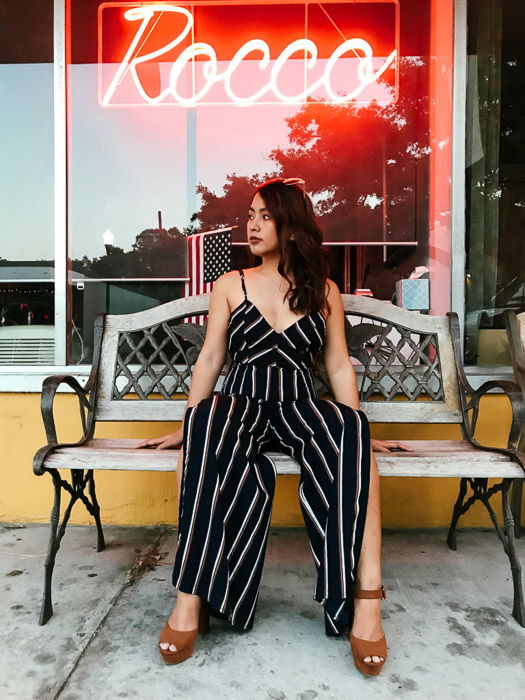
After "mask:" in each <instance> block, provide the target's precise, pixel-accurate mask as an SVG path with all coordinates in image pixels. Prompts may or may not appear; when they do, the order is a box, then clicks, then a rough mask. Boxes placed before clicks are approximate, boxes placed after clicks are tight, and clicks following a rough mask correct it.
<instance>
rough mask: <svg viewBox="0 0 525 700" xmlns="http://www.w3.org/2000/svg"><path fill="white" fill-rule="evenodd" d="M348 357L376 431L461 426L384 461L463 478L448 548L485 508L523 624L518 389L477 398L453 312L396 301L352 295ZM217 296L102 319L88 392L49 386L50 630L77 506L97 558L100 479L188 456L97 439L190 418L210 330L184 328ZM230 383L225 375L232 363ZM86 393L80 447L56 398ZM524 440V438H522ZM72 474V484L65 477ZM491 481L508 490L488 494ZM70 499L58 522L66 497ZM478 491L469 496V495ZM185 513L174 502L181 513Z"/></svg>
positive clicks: (281, 469) (41, 458) (281, 458)
mask: <svg viewBox="0 0 525 700" xmlns="http://www.w3.org/2000/svg"><path fill="white" fill-rule="evenodd" d="M342 296H343V302H344V308H345V319H346V331H347V343H348V350H349V354H350V355H351V356H352V357H353V358H355V359H356V360H357V362H358V363H360V366H359V364H358V365H357V366H356V369H357V371H358V377H359V379H360V398H361V402H362V407H363V410H364V411H365V412H366V414H367V416H368V418H369V421H370V422H371V423H426V424H428V423H439V424H443V423H450V424H459V425H460V426H461V430H462V435H463V439H462V440H459V441H450V440H446V441H444V440H432V441H414V442H412V443H411V444H412V446H413V447H414V452H392V453H376V458H377V463H378V468H379V472H380V474H381V476H420V477H423V476H426V477H459V478H460V479H461V481H460V489H459V495H458V499H457V502H456V505H455V507H454V512H453V515H452V521H451V524H450V530H449V533H448V544H449V546H450V547H451V548H452V549H455V548H456V526H457V522H458V519H459V517H460V516H461V514H462V513H464V512H466V511H467V510H468V508H469V507H470V506H471V505H472V504H473V503H474V502H475V501H481V502H482V503H483V504H484V505H485V507H486V508H487V510H488V511H489V514H490V517H491V520H492V522H493V524H494V526H495V528H496V531H497V534H498V536H499V538H500V540H501V542H502V543H503V546H504V549H505V552H506V553H507V555H508V557H509V560H510V565H511V569H512V579H513V586H514V604H513V611H512V614H513V615H514V617H515V618H516V620H517V621H518V622H519V624H520V625H522V626H525V609H524V601H523V591H522V584H521V567H520V563H519V559H518V556H517V554H516V549H515V542H514V527H513V516H512V511H511V508H510V504H509V489H510V487H511V485H512V483H513V481H514V480H515V479H522V478H523V476H524V471H523V469H524V464H525V455H523V453H522V452H520V451H519V450H518V449H517V447H518V444H519V445H523V415H524V402H523V396H522V394H521V392H520V390H519V387H518V386H517V385H516V384H515V383H512V382H497V381H490V382H487V383H486V384H484V385H483V386H482V387H481V388H479V389H477V390H474V389H472V387H470V386H469V384H468V381H467V379H466V377H465V374H464V372H463V366H462V360H461V353H460V338H459V324H458V319H457V316H456V315H455V314H452V313H451V314H448V315H447V316H446V317H436V316H427V315H421V314H419V313H417V312H413V311H406V310H404V309H400V308H398V307H396V306H393V305H391V304H390V303H388V302H382V301H378V300H376V299H370V298H365V297H356V296H352V295H347V294H343V295H342ZM208 302H209V294H202V295H197V296H192V297H187V298H183V299H178V300H176V301H172V302H169V303H167V304H163V305H161V306H158V307H156V308H153V309H150V310H147V311H141V312H139V313H134V314H125V315H101V316H99V317H98V318H97V320H96V323H95V348H94V358H93V367H92V371H91V374H90V377H89V379H88V381H87V384H86V385H85V386H84V387H82V386H80V384H79V383H78V382H77V380H76V379H74V378H73V377H68V376H52V377H48V378H47V379H45V380H44V383H43V388H42V416H43V420H44V426H45V430H46V434H47V440H48V444H47V445H46V446H45V447H42V448H41V449H40V450H39V451H38V452H37V454H36V455H35V458H34V465H33V468H34V473H35V474H37V475H41V474H44V473H45V472H47V473H49V474H50V476H51V478H52V480H53V485H54V494H55V500H54V505H53V509H52V511H51V528H50V539H49V549H48V553H47V558H46V561H45V589H44V595H43V601H42V608H41V613H40V624H45V623H46V622H47V621H48V620H49V618H50V617H51V615H52V614H53V608H52V602H51V578H52V572H53V565H54V562H55V557H56V553H57V551H58V548H59V546H60V541H61V539H62V537H63V535H64V532H65V528H66V525H67V522H68V519H69V517H70V513H71V509H72V507H73V505H74V504H75V503H76V501H78V500H80V501H82V502H83V503H84V505H85V506H86V508H87V510H88V511H89V513H90V514H91V515H92V516H93V518H94V519H95V522H96V526H97V531H98V543H97V549H98V551H100V550H102V549H103V548H104V535H103V532H102V526H101V521H100V509H99V506H98V503H97V499H96V494H95V480H94V472H95V471H96V470H101V469H120V470H123V471H131V470H143V471H174V470H175V469H176V465H177V461H178V450H170V451H152V450H144V449H142V450H141V449H135V444H136V442H137V441H138V440H139V439H140V437H141V435H142V433H141V429H140V427H137V441H135V440H129V439H128V440H116V439H115V440H103V439H97V438H95V437H94V433H95V427H96V425H97V423H99V422H100V421H148V422H149V421H167V420H169V421H180V420H182V418H183V415H184V411H185V404H186V401H187V395H188V391H189V384H190V381H191V369H192V366H193V365H194V363H195V360H196V358H197V356H198V354H199V351H200V348H201V347H202V342H203V339H204V334H205V326H203V327H201V326H198V325H196V324H189V323H185V322H183V319H187V318H188V317H192V316H198V315H201V314H206V312H207V310H208ZM230 361H231V358H230V357H228V363H227V365H226V368H225V370H224V371H223V373H222V374H221V377H220V381H221V383H222V380H223V378H224V373H225V371H227V366H228V364H229V362H230ZM64 383H65V384H67V385H69V387H71V388H72V389H73V390H74V391H75V392H76V394H77V396H78V401H79V407H80V418H81V423H82V430H83V436H82V438H81V440H80V441H79V442H77V443H75V444H59V443H58V440H57V433H56V429H55V422H54V418H53V401H54V398H55V394H56V391H57V389H58V388H59V386H60V385H62V384H64ZM315 383H316V389H317V393H318V396H319V397H322V398H332V396H331V389H330V386H329V382H328V379H327V375H326V372H325V370H324V367H322V364H318V365H317V366H316V370H315ZM492 389H499V390H502V391H504V392H505V393H506V394H507V396H508V397H509V399H510V401H511V403H512V411H513V422H512V426H511V429H510V434H509V440H508V447H507V448H506V449H501V448H485V447H482V446H481V445H479V444H478V443H477V442H476V440H475V437H474V431H475V427H476V421H477V418H478V410H479V403H480V399H481V397H482V396H483V395H484V394H486V393H487V392H488V391H490V390H492ZM520 431H521V432H520ZM269 454H270V455H271V457H272V459H273V460H274V461H275V463H276V465H277V470H278V473H279V474H295V473H298V472H299V465H298V464H297V463H296V462H295V461H294V460H293V459H292V458H291V457H289V456H288V455H285V454H280V453H276V452H270V453H269ZM62 470H71V475H70V480H68V479H67V478H66V476H67V471H66V472H64V471H62ZM491 478H495V479H498V480H499V481H498V482H497V483H496V484H494V485H491V486H489V484H488V480H489V479H491ZM63 491H65V492H66V493H67V494H69V502H68V504H67V506H66V507H65V510H64V514H63V517H62V521H61V522H60V502H61V493H62V492H63ZM498 492H500V493H501V495H502V500H503V512H504V523H503V525H502V526H500V525H499V524H498V522H497V518H496V516H495V514H494V512H493V510H492V507H491V504H490V499H491V497H492V496H494V495H495V494H496V493H498ZM469 493H470V495H468V494H469ZM174 512H175V504H174Z"/></svg>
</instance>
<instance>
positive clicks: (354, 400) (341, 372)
mask: <svg viewBox="0 0 525 700" xmlns="http://www.w3.org/2000/svg"><path fill="white" fill-rule="evenodd" d="M328 283H329V285H330V289H329V292H328V302H329V304H330V306H331V309H332V310H331V313H330V315H329V316H328V318H327V320H326V344H325V351H324V363H325V367H326V372H327V374H328V378H329V380H330V385H331V387H332V391H333V393H334V398H335V400H336V401H338V402H339V403H343V404H345V405H346V406H350V408H353V409H355V410H356V411H358V410H360V402H359V391H358V388H357V377H356V374H355V370H354V366H353V364H352V361H351V359H350V356H349V355H348V348H347V346H346V335H345V316H344V305H343V299H342V297H341V293H340V292H339V289H338V288H337V285H336V284H335V282H332V280H328ZM371 442H372V449H373V450H375V451H377V452H389V451H390V450H391V449H401V450H407V451H409V452H411V451H412V448H411V447H409V446H408V445H405V444H404V443H402V442H398V441H396V440H372V441H371Z"/></svg>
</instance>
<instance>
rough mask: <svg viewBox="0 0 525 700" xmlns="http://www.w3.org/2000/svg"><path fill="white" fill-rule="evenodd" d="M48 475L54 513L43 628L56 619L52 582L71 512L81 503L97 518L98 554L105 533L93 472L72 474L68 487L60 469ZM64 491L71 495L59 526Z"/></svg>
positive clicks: (41, 612) (47, 565)
mask: <svg viewBox="0 0 525 700" xmlns="http://www.w3.org/2000/svg"><path fill="white" fill-rule="evenodd" d="M47 471H49V473H50V474H51V477H52V479H53V487H54V491H55V500H54V503H53V508H52V509H51V517H50V532H49V544H48V549H47V555H46V560H45V563H44V595H43V596H42V605H41V608H40V618H39V624H40V625H45V624H46V623H47V622H48V621H49V619H50V618H51V617H52V615H53V603H52V597H51V583H52V579H53V569H54V567H55V560H56V555H57V552H58V550H59V548H60V543H61V541H62V538H63V537H64V534H65V532H66V527H67V524H68V522H69V518H70V516H71V511H72V510H73V506H74V505H75V503H76V502H77V501H78V500H80V501H82V503H83V504H84V505H85V506H86V509H87V510H88V512H89V514H90V515H92V516H93V517H94V518H95V522H96V524H97V551H99V552H100V551H101V550H102V549H104V547H105V542H104V533H103V532H102V523H101V521H100V506H99V505H98V502H97V499H96V494H95V480H94V478H93V472H92V471H91V470H90V471H88V472H87V473H86V475H85V476H84V472H83V471H82V470H78V469H77V470H72V471H71V480H72V483H71V484H69V483H68V482H67V481H65V480H64V479H62V478H61V476H60V474H59V472H58V470H57V469H48V470H47ZM86 485H88V487H89V495H90V497H91V499H92V502H90V501H89V500H88V498H87V496H86V494H85V493H84V489H85V487H86ZM62 489H64V491H67V492H68V493H69V495H70V501H69V503H68V505H67V507H66V509H65V511H64V516H63V518H62V522H61V523H60V525H59V521H60V503H61V495H62Z"/></svg>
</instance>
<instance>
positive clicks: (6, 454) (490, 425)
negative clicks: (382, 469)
mask: <svg viewBox="0 0 525 700" xmlns="http://www.w3.org/2000/svg"><path fill="white" fill-rule="evenodd" d="M56 416H57V427H58V431H59V434H58V437H59V440H60V441H63V442H66V441H70V440H72V441H74V440H77V439H78V438H79V437H80V428H79V420H78V413H77V403H76V398H75V397H74V396H72V395H70V394H61V395H58V396H57V399H56ZM0 417H1V421H0V445H1V454H2V461H1V464H0V520H2V521H4V522H6V521H7V522H47V521H48V520H49V513H50V510H51V505H52V499H53V489H52V482H51V478H50V476H49V475H48V474H44V475H43V476H40V477H37V476H35V475H34V474H33V471H32V458H33V455H34V453H35V452H36V450H37V449H38V448H39V447H41V446H42V445H44V444H45V443H46V440H45V434H44V429H43V425H42V419H41V417H40V397H39V396H38V395H36V394H0ZM509 424H510V406H509V403H508V401H507V399H506V398H505V397H503V396H497V395H496V396H494V395H492V396H487V397H485V398H484V399H483V400H482V410H481V415H480V421H479V429H478V434H477V436H478V438H479V440H480V441H481V442H483V443H485V444H488V445H496V446H505V444H506V436H507V432H508V426H509ZM172 429H173V424H170V423H149V424H140V423H102V424H100V426H99V427H98V429H97V433H96V437H133V438H137V437H153V436H155V435H161V434H163V433H166V432H169V430H172ZM372 431H373V436H374V437H377V438H383V439H400V440H409V439H418V440H426V439H428V440H432V439H440V438H443V439H445V438H448V439H459V438H460V433H459V428H458V427H457V426H447V425H444V426H429V425H416V426H414V425H412V426H411V425H397V426H396V425H375V426H373V427H372ZM63 474H64V476H67V477H69V475H70V472H69V471H64V472H63ZM175 478H176V477H175V474H174V473H169V474H165V473H144V472H134V473H129V474H128V473H125V472H98V473H97V475H96V484H97V496H98V500H99V503H100V505H101V509H102V522H103V523H106V524H120V525H153V524H175V523H176V520H177V513H176V507H175V503H176V491H175ZM297 483H298V477H297V476H291V475H287V476H281V477H279V479H278V485H277V492H276V497H275V504H274V510H273V519H272V524H273V525H278V526H300V525H302V524H303V520H302V516H301V511H300V509H299V505H298V498H297ZM458 485H459V480H458V479H431V478H429V479H421V478H418V479H416V478H394V477H388V478H382V480H381V499H382V520H383V526H384V527H387V528H416V527H430V528H431V527H444V526H447V525H448V523H449V519H450V514H451V511H452V506H453V504H454V501H455V498H456V495H457V489H458ZM64 500H65V499H64ZM500 502H501V498H499V497H496V498H495V499H494V503H493V507H495V509H496V512H497V513H498V514H500V513H501V508H500ZM63 505H64V504H63ZM70 522H72V523H76V524H88V523H91V522H92V520H91V518H90V516H89V515H88V514H87V512H86V511H85V509H84V507H83V506H82V505H81V504H80V503H77V505H76V506H75V509H74V510H73V514H72V518H71V521H70ZM460 526H462V527H490V526H491V524H490V521H489V518H488V515H487V513H486V511H485V509H484V508H483V506H482V505H481V504H479V503H477V504H476V505H475V506H474V507H473V508H472V509H471V510H470V511H469V513H467V514H466V515H465V516H463V518H462V519H461V521H460Z"/></svg>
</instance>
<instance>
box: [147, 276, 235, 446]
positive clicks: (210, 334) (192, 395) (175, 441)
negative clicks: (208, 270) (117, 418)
mask: <svg viewBox="0 0 525 700" xmlns="http://www.w3.org/2000/svg"><path fill="white" fill-rule="evenodd" d="M228 275H231V273H226V274H225V275H222V276H221V277H219V278H218V279H217V280H216V281H215V283H214V285H213V289H212V292H211V295H210V305H209V309H208V325H207V328H206V337H205V339H204V343H203V345H202V348H201V351H200V353H199V356H198V358H197V361H196V362H195V366H194V368H193V372H192V376H191V383H190V392H189V394H188V401H187V402H186V411H187V410H188V408H190V407H192V406H195V405H196V404H198V403H199V401H201V400H202V399H205V398H207V397H208V396H210V395H211V393H212V392H213V389H214V387H215V385H216V383H217V379H218V377H219V374H220V373H221V370H222V368H223V367H224V363H225V361H226V352H227V337H228V335H227V334H228V321H229V319H230V307H229V303H228V296H227V291H226V290H227V288H228V280H227V279H225V278H226V277H228ZM183 424H184V418H183V419H182V421H181V425H180V427H179V428H178V429H177V430H175V431H174V432H173V433H168V434H167V435H163V436H161V437H158V438H152V439H151V440H143V441H142V442H140V443H139V444H138V445H137V447H156V448H157V449H161V450H162V449H166V448H170V447H176V446H177V445H180V444H181V442H182V429H183Z"/></svg>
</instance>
